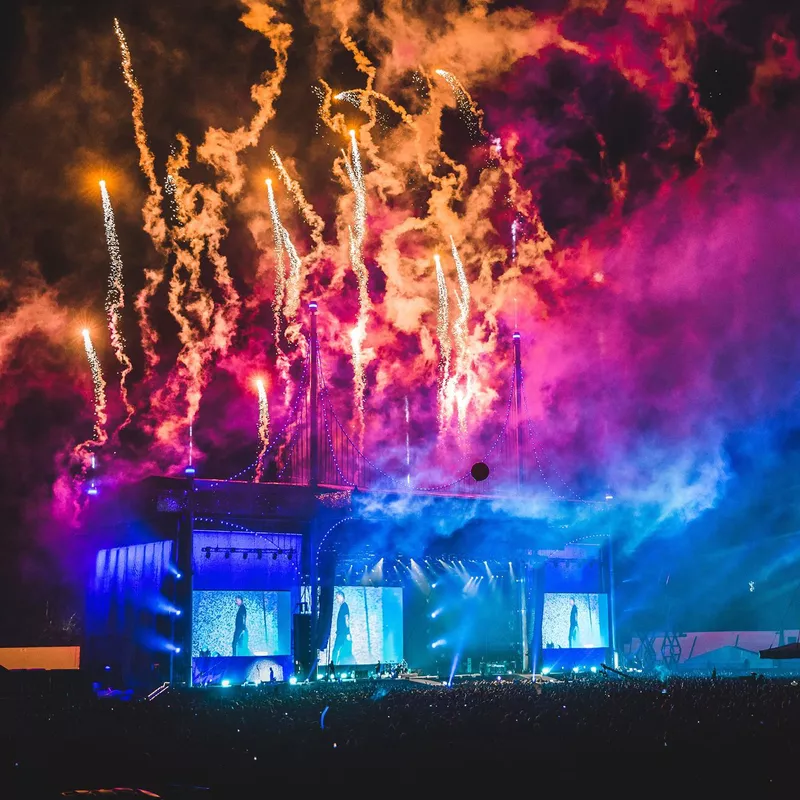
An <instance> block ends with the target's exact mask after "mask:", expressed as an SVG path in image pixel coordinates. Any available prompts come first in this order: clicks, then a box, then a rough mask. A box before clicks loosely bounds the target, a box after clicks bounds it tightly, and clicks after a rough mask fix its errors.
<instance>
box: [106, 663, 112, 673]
mask: <svg viewBox="0 0 800 800" xmlns="http://www.w3.org/2000/svg"><path fill="white" fill-rule="evenodd" d="M105 670H106V672H110V671H111V667H110V666H109V665H108V664H106V666H105Z"/></svg>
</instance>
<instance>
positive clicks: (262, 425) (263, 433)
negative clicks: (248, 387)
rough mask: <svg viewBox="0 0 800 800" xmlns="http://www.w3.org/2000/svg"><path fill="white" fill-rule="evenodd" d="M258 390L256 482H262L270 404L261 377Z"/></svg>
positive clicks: (257, 386)
mask: <svg viewBox="0 0 800 800" xmlns="http://www.w3.org/2000/svg"><path fill="white" fill-rule="evenodd" d="M256 389H257V390H258V441H259V451H258V461H257V462H256V478H255V480H256V483H260V482H261V477H262V475H263V474H264V455H265V454H266V452H267V448H268V447H269V404H268V403H267V390H266V388H265V387H264V381H263V380H261V378H259V379H258V380H257V381H256Z"/></svg>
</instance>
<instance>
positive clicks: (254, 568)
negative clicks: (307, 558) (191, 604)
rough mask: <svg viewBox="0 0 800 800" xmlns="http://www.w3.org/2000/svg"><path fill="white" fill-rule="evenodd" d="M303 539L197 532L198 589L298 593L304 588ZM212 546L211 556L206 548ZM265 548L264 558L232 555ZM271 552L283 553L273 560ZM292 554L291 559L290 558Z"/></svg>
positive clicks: (195, 546) (196, 573)
mask: <svg viewBox="0 0 800 800" xmlns="http://www.w3.org/2000/svg"><path fill="white" fill-rule="evenodd" d="M301 542H302V537H301V536H299V535H296V534H285V533H263V534H254V533H228V532H222V531H219V532H218V531H195V534H194V542H193V546H192V559H193V563H194V590H195V591H199V590H206V591H235V590H237V589H238V590H241V591H268V590H271V591H281V590H283V591H295V590H296V591H297V593H298V594H299V587H300V545H301ZM206 547H211V548H212V549H214V548H215V549H217V550H218V552H212V553H211V554H210V555H209V557H208V558H207V557H206V554H205V553H204V552H203V548H206ZM258 548H264V552H263V554H262V557H261V559H260V560H259V559H258V557H257V554H255V553H248V554H247V558H244V556H243V553H241V552H238V553H234V552H230V556H229V557H228V558H226V557H225V552H226V551H232V550H234V549H238V550H243V549H249V550H254V549H258ZM268 549H273V550H275V549H279V550H282V551H283V553H282V554H280V555H277V554H276V555H277V557H276V558H273V553H270V552H268ZM290 554H291V558H289V555H290Z"/></svg>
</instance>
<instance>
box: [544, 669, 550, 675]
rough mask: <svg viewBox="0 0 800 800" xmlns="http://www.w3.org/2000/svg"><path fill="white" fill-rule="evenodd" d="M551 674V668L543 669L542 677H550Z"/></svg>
mask: <svg viewBox="0 0 800 800" xmlns="http://www.w3.org/2000/svg"><path fill="white" fill-rule="evenodd" d="M549 674H550V667H543V668H542V675H549Z"/></svg>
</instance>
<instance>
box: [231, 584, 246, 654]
mask: <svg viewBox="0 0 800 800" xmlns="http://www.w3.org/2000/svg"><path fill="white" fill-rule="evenodd" d="M235 599H236V605H237V606H238V609H237V611H236V623H235V625H234V628H233V655H235V656H244V655H247V606H245V604H244V600H243V599H242V597H241V596H240V595H238V594H237V595H236V598H235Z"/></svg>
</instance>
